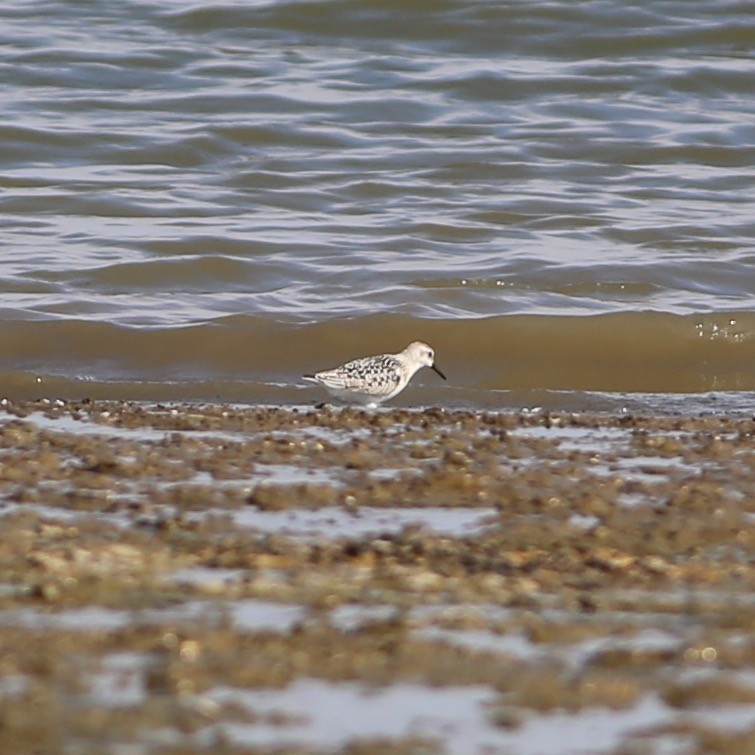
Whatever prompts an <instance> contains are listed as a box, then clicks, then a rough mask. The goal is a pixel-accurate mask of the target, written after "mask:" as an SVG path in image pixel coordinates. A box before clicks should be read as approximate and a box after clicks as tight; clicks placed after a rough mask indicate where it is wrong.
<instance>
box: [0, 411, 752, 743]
mask: <svg viewBox="0 0 755 755" xmlns="http://www.w3.org/2000/svg"><path fill="white" fill-rule="evenodd" d="M0 409H2V414H1V415H0V442H1V444H2V448H1V450H0V453H1V454H2V456H1V457H0V460H1V466H0V732H2V742H3V748H4V752H18V753H22V752H32V751H36V752H77V753H80V752H83V753H88V752H98V753H99V752H122V751H123V752H126V751H127V752H129V753H133V752H136V753H141V752H145V753H146V752H149V753H153V752H159V753H192V752H199V751H208V750H211V751H213V752H222V753H263V752H264V753H284V752H285V753H315V752H342V753H360V754H363V753H419V752H422V753H436V752H454V753H470V752H480V753H482V752H485V753H489V752H517V753H546V752H582V753H583V752H612V753H627V754H631V755H634V754H635V753H651V752H657V751H659V749H662V748H666V749H665V750H664V751H674V752H685V753H686V752H690V753H696V752H706V753H707V752H720V753H741V752H746V751H752V750H753V749H755V705H753V703H755V635H753V631H752V630H753V627H754V626H755V558H754V557H753V553H754V552H755V543H754V542H753V540H754V539H755V536H754V534H753V530H754V526H753V525H755V493H753V491H755V440H754V439H753V431H755V419H753V418H752V417H746V416H730V417H726V416H716V415H713V414H711V415H706V416H683V415H674V416H663V417H652V416H643V415H639V414H636V415H631V414H626V413H624V414H622V413H613V414H569V413H543V412H516V413H513V412H512V413H506V412H503V413H501V412H472V411H463V410H453V411H446V410H443V409H425V410H407V409H387V410H381V411H378V412H366V411H362V410H355V409H330V408H323V409H312V408H308V407H299V408H296V409H284V408H270V407H262V408H260V407H256V408H241V407H232V406H217V405H209V406H207V405H202V406H194V405H175V406H173V405H171V406H161V405H154V404H152V405H146V404H140V403H118V402H81V403H67V402H62V401H38V402H24V403H13V402H8V401H4V402H3V404H2V407H0ZM124 748H126V749H124Z"/></svg>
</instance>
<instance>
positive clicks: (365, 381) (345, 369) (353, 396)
mask: <svg viewBox="0 0 755 755" xmlns="http://www.w3.org/2000/svg"><path fill="white" fill-rule="evenodd" d="M422 367H429V368H430V369H431V370H435V372H437V373H438V374H439V375H440V376H441V377H442V378H443V379H444V380H445V379H446V376H445V375H444V374H443V373H442V372H441V371H440V370H439V369H438V368H437V367H436V366H435V352H434V351H433V350H432V349H431V348H430V347H429V346H428V345H427V344H426V343H422V342H421V341H415V342H414V343H410V344H409V345H408V346H407V347H406V348H405V349H404V350H403V351H401V352H399V353H398V354H379V355H378V356H374V357H363V358H362V359H355V360H354V361H353V362H346V364H344V365H342V366H341V367H335V368H334V369H332V370H325V371H324V372H316V373H315V374H314V375H304V379H305V380H309V381H311V382H313V383H319V384H320V385H321V386H323V387H324V388H326V389H327V390H328V392H329V393H330V394H331V395H333V396H335V397H336V398H338V399H341V400H342V401H351V402H356V403H359V404H365V405H367V406H369V407H373V408H374V407H376V406H377V405H378V404H380V403H382V402H383V401H388V399H391V398H393V397H394V396H397V395H398V394H399V393H401V391H403V390H404V388H406V386H407V385H408V383H409V381H410V380H411V379H412V378H413V377H414V373H415V372H417V370H419V369H421V368H422Z"/></svg>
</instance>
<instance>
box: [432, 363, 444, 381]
mask: <svg viewBox="0 0 755 755" xmlns="http://www.w3.org/2000/svg"><path fill="white" fill-rule="evenodd" d="M430 369H431V370H432V371H433V372H437V373H438V374H439V375H440V376H441V377H442V378H443V379H444V380H448V378H447V377H446V376H445V375H444V374H443V373H442V372H441V371H440V370H439V369H438V368H437V367H436V366H435V365H433V366H432V367H430Z"/></svg>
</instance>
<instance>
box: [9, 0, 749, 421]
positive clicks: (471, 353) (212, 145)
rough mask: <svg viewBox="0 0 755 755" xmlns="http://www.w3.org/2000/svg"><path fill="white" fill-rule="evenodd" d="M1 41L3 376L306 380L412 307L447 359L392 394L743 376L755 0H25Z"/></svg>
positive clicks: (107, 391) (37, 384)
mask: <svg viewBox="0 0 755 755" xmlns="http://www.w3.org/2000/svg"><path fill="white" fill-rule="evenodd" d="M0 41H1V42H2V47H1V48H0V104H1V106H2V120H0V241H1V242H2V246H1V247H0V310H1V312H2V328H1V329H0V386H1V388H0V393H1V394H2V395H4V396H7V397H9V398H14V397H19V398H21V397H37V396H56V397H57V396H59V397H63V398H81V397H84V396H88V397H92V398H136V399H140V398H143V399H155V400H171V399H196V400H220V401H238V402H258V401H259V402H282V403H307V402H309V401H312V400H314V399H316V398H322V396H321V395H320V394H319V393H318V392H317V389H316V388H312V387H310V386H307V385H306V384H303V383H300V382H299V377H300V375H301V373H303V372H308V371H313V370H316V369H322V368H326V367H331V366H334V365H335V364H338V363H340V362H342V361H345V360H347V359H349V358H354V357H357V356H363V355H366V354H371V353H377V352H382V351H397V350H400V349H402V348H403V347H404V346H405V345H406V344H407V343H408V342H409V341H412V340H415V339H422V340H426V341H428V342H430V343H431V344H432V345H433V346H434V347H435V349H436V351H437V354H438V363H439V365H440V366H441V367H442V369H443V370H444V371H445V372H446V373H447V375H448V377H449V381H448V383H447V384H445V383H442V382H441V381H439V380H437V381H436V380H435V376H434V375H432V373H429V372H428V373H426V374H423V375H420V376H418V378H417V379H416V381H415V383H413V385H412V387H411V388H410V389H409V390H407V391H406V392H405V393H404V394H402V396H401V397H400V399H398V400H397V401H396V403H398V404H402V403H403V404H410V405H417V404H426V403H438V404H445V405H450V406H453V405H463V406H464V405H465V406H507V405H531V404H533V403H539V404H547V405H554V406H584V405H586V406H593V407H594V406H603V405H605V406H608V407H611V406H613V405H614V401H617V402H618V403H625V402H626V401H627V400H629V399H628V398H627V394H632V393H638V394H647V393H655V394H659V395H660V396H661V398H658V399H657V402H658V403H659V405H662V406H691V404H690V403H689V402H690V401H691V402H693V403H694V405H695V406H699V405H700V402H701V401H702V402H703V403H704V401H707V400H709V399H710V398H711V397H710V392H715V395H714V397H713V399H711V400H715V401H718V402H719V404H720V401H721V400H726V396H729V399H730V401H731V402H733V403H734V404H737V405H738V406H740V407H744V408H745V409H747V408H749V409H750V410H751V408H752V405H751V401H750V398H749V397H748V395H747V394H748V392H751V391H753V390H754V389H755V243H754V241H753V238H754V235H755V234H754V232H755V170H754V168H755V98H753V96H752V89H753V81H755V58H754V56H753V53H754V48H755V10H753V5H752V3H751V2H741V1H738V0H696V1H695V2H689V0H656V1H655V2H652V3H650V2H644V1H643V0H638V1H637V2H627V1H626V0H594V1H591V2H580V3H575V2H573V0H555V1H553V2H543V3H537V2H534V1H533V0H505V1H503V2H493V1H492V0H491V1H487V0H433V1H429V0H400V1H398V0H396V1H393V0H305V1H300V0H297V1H291V2H286V1H285V0H279V1H269V2H264V1H258V2H255V1H253V0H243V2H242V1H237V2H234V1H232V0H226V1H213V0H205V1H204V2H198V1H197V0H194V1H190V0H25V1H24V2H23V3H3V4H2V5H0ZM721 392H723V393H721ZM729 392H730V393H729ZM682 393H683V394H686V398H685V401H686V403H685V401H682V398H684V397H679V396H677V397H676V398H674V396H673V394H682ZM612 396H613V397H615V398H612ZM703 396H705V399H703Z"/></svg>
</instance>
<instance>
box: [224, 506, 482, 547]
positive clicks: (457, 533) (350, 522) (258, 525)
mask: <svg viewBox="0 0 755 755" xmlns="http://www.w3.org/2000/svg"><path fill="white" fill-rule="evenodd" d="M223 513H224V514H226V512H223ZM227 514H228V515H229V516H231V517H232V518H233V520H234V522H235V523H236V524H238V525H240V526H242V527H251V528H253V529H257V530H259V531H260V532H264V533H267V534H279V535H286V536H288V537H293V538H327V539H333V538H341V537H364V536H365V535H380V534H386V533H388V534H394V533H397V532H401V531H402V530H403V529H405V528H407V527H420V528H422V529H423V530H425V531H427V532H433V533H436V534H439V535H448V536H451V537H462V536H464V535H472V534H479V533H480V532H481V531H482V530H483V529H484V528H485V526H486V525H487V524H488V523H489V522H490V521H492V520H493V519H494V517H495V514H496V511H495V509H493V508H484V509H449V508H440V507H431V506H429V507H427V508H424V507H413V508H403V509H385V508H378V507H370V506H360V507H359V508H358V509H354V510H346V509H343V508H341V507H337V506H328V507H325V508H322V509H317V510H315V511H307V510H301V509H297V510H295V511H258V510H257V509H253V508H245V509H242V510H240V511H231V512H227Z"/></svg>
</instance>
